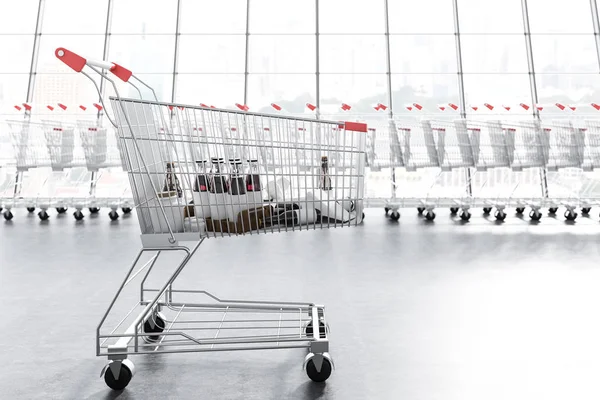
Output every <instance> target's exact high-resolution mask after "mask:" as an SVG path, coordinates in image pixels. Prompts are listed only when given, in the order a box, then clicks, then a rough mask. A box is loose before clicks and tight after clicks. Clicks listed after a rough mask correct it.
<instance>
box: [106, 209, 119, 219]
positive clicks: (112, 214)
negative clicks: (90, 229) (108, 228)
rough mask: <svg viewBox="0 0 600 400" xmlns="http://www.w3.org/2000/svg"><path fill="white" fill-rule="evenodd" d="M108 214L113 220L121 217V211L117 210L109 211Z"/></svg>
mask: <svg viewBox="0 0 600 400" xmlns="http://www.w3.org/2000/svg"><path fill="white" fill-rule="evenodd" d="M108 216H109V217H110V219H111V221H116V220H117V219H119V213H118V212H116V211H115V210H112V211H111V212H109V213H108Z"/></svg>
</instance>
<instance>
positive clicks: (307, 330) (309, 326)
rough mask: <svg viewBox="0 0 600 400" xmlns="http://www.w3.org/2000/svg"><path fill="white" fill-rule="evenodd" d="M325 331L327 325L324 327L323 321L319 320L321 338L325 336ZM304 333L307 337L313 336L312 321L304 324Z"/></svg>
mask: <svg viewBox="0 0 600 400" xmlns="http://www.w3.org/2000/svg"><path fill="white" fill-rule="evenodd" d="M326 331H327V327H325V323H324V322H323V321H319V336H320V337H321V339H325V337H326V336H327V334H326ZM304 333H306V336H307V337H313V323H312V321H309V323H308V324H306V327H305V328H304Z"/></svg>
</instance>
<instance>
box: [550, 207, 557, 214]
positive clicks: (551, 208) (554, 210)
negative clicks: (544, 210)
mask: <svg viewBox="0 0 600 400" xmlns="http://www.w3.org/2000/svg"><path fill="white" fill-rule="evenodd" d="M557 211H558V207H550V208H549V209H548V212H549V213H550V214H552V215H554V214H556V212H557Z"/></svg>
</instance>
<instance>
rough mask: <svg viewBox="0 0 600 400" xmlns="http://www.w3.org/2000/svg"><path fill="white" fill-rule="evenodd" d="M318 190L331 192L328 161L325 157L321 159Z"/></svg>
mask: <svg viewBox="0 0 600 400" xmlns="http://www.w3.org/2000/svg"><path fill="white" fill-rule="evenodd" d="M319 188H321V189H322V190H331V189H333V186H331V177H330V176H329V160H328V158H327V156H322V157H321V171H320V174H319Z"/></svg>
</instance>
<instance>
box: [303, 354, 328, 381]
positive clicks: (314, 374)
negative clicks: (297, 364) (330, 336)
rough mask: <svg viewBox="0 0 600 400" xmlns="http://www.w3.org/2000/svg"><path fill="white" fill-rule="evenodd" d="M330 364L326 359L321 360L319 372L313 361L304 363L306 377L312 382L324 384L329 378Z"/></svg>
mask: <svg viewBox="0 0 600 400" xmlns="http://www.w3.org/2000/svg"><path fill="white" fill-rule="evenodd" d="M331 369H332V368H331V363H330V362H329V360H328V359H326V358H323V364H321V371H317V367H316V366H315V363H314V360H313V359H310V360H308V362H307V363H306V375H308V377H309V378H310V379H311V380H312V381H313V382H325V381H326V380H327V378H329V377H330V376H331Z"/></svg>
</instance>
